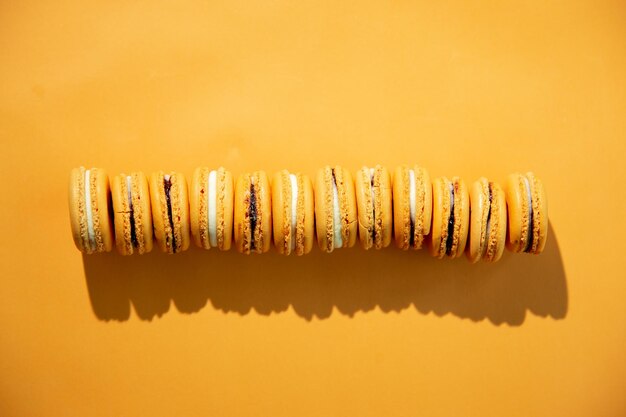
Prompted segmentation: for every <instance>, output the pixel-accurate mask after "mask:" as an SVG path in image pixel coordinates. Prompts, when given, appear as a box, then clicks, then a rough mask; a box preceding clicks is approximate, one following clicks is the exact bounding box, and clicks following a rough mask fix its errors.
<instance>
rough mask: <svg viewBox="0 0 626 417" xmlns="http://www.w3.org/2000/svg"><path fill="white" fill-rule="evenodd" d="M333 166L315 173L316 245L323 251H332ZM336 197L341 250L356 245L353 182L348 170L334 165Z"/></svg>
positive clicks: (333, 247)
mask: <svg viewBox="0 0 626 417" xmlns="http://www.w3.org/2000/svg"><path fill="white" fill-rule="evenodd" d="M332 169H333V167H330V166H326V167H324V168H322V169H320V170H319V171H318V172H317V176H316V179H315V224H316V234H317V243H318V246H319V247H320V249H321V250H322V251H324V252H332V251H333V250H334V249H335V244H334V243H335V242H334V226H333V223H334V222H333V214H334V213H333V179H332ZM334 170H335V178H336V180H337V197H338V200H339V212H340V218H341V236H342V246H341V247H342V248H351V247H352V246H354V244H355V243H356V237H357V220H356V217H357V214H356V197H355V193H354V183H353V181H352V176H351V175H350V171H348V170H347V169H345V168H342V167H340V166H335V167H334Z"/></svg>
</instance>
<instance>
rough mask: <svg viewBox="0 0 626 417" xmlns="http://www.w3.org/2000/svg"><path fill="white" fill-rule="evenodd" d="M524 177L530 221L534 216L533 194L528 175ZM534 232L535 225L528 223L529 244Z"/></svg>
mask: <svg viewBox="0 0 626 417" xmlns="http://www.w3.org/2000/svg"><path fill="white" fill-rule="evenodd" d="M522 178H524V185H525V186H526V199H527V200H528V221H529V222H530V221H531V219H532V218H533V196H532V195H531V193H530V183H529V182H528V177H526V176H525V175H524V176H523V177H522ZM532 233H533V225H532V223H529V224H528V236H527V240H526V242H527V245H528V243H530V238H531V236H532Z"/></svg>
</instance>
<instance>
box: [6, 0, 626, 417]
mask: <svg viewBox="0 0 626 417" xmlns="http://www.w3.org/2000/svg"><path fill="white" fill-rule="evenodd" d="M511 3H512V5H508V6H507V5H502V4H501V2H488V1H485V2H467V1H444V2H431V1H419V2H408V1H392V2H379V1H378V2H377V1H358V2H356V1H355V2H335V1H328V2H311V1H299V2H291V1H280V0H279V1H271V2H266V1H250V2H236V1H176V2H168V1H132V2H117V1H109V2H91V1H48V2H32V1H5V2H2V5H0V63H1V64H0V140H1V141H2V142H1V145H2V151H1V153H0V174H1V178H2V189H3V190H2V193H1V194H0V195H1V200H0V201H1V205H0V207H1V209H0V210H1V212H0V213H1V217H2V220H3V226H2V228H1V230H2V240H1V243H0V280H1V281H0V283H1V287H0V329H1V330H0V415H2V416H3V417H9V416H43V415H45V416H68V415H76V416H122V415H125V416H138V415H150V416H194V415H214V416H244V415H261V416H263V415H266V416H270V415H271V416H409V415H424V416H427V415H428V416H432V415H439V416H462V415H476V416H524V417H526V416H550V417H555V416H568V417H572V416H624V415H625V414H626V399H625V398H626V397H625V395H624V393H625V392H626V360H625V355H624V354H625V352H626V320H625V319H626V301H625V299H626V273H625V267H626V261H625V257H624V253H623V252H624V249H623V234H624V232H625V231H626V221H625V217H624V212H625V210H626V194H625V193H624V191H623V190H624V183H625V181H626V172H625V171H626V168H625V164H624V156H625V155H626V5H625V4H624V3H623V2H618V1H563V2H548V3H551V5H546V4H545V3H546V2H542V1H536V2H533V1H531V2H522V3H524V4H518V3H520V2H511ZM328 163H331V164H342V165H345V166H346V167H348V168H350V170H352V171H353V172H354V171H356V170H357V169H358V168H359V167H361V166H362V165H363V164H367V165H373V164H376V163H381V164H384V165H387V166H388V167H390V168H394V167H395V166H396V165H398V164H401V163H419V164H422V165H423V166H425V167H427V168H428V169H429V170H430V173H431V175H432V176H433V177H437V176H441V175H447V176H452V175H460V176H462V177H463V178H465V179H466V180H467V181H468V182H470V181H474V180H475V179H476V178H478V177H479V176H481V175H484V176H487V177H488V178H490V179H494V180H498V181H503V180H504V178H505V176H506V175H507V174H508V173H510V172H514V171H522V170H533V171H535V172H536V173H537V175H538V176H539V177H540V178H542V179H543V181H544V184H545V187H546V189H547V192H548V198H549V206H550V221H551V227H550V236H549V238H548V239H549V240H548V244H547V247H546V251H545V252H544V254H542V255H541V256H529V255H512V254H510V253H507V254H506V255H505V257H504V258H503V259H502V261H501V262H499V263H497V264H495V265H485V264H479V265H474V266H472V265H470V264H469V263H468V262H467V261H466V260H465V259H458V260H455V261H438V260H435V259H433V258H431V257H430V256H429V255H428V254H427V253H426V252H425V251H422V252H402V251H399V250H396V249H394V248H389V249H387V250H384V251H380V252H373V251H370V252H365V251H363V250H362V249H360V248H358V247H355V248H354V249H351V250H346V249H344V250H338V251H336V252H334V253H333V254H331V255H325V254H322V253H321V252H320V251H319V250H318V249H317V248H315V249H314V251H313V252H312V253H311V254H310V256H307V257H302V258H295V257H290V258H285V257H281V256H279V255H277V254H276V253H275V252H273V253H270V254H267V255H263V256H248V257H245V256H243V255H239V254H238V253H236V252H234V251H231V252H229V253H220V252H218V251H216V250H212V251H202V250H199V249H196V248H192V249H191V250H189V251H188V252H186V253H183V254H180V255H176V256H165V255H162V254H160V253H156V252H153V253H151V254H149V255H146V256H143V257H122V256H120V255H117V254H116V253H111V254H106V255H99V256H89V257H83V256H81V254H80V253H79V252H78V251H77V250H76V248H75V247H74V245H73V242H72V238H71V233H70V226H69V215H68V209H67V187H68V184H67V181H68V176H69V172H70V169H71V168H72V167H75V166H79V165H86V166H98V167H103V168H105V169H107V170H108V171H109V173H110V174H117V173H119V172H123V171H130V170H143V171H145V172H147V173H150V172H152V171H154V170H158V169H166V170H180V171H182V172H183V173H185V174H186V175H188V176H190V175H191V174H192V172H193V169H194V168H195V167H196V166H199V165H207V166H210V167H217V166H219V165H223V166H225V167H227V168H229V169H230V170H232V171H233V173H234V174H235V175H237V174H239V173H241V172H244V171H246V170H255V169H265V170H266V171H267V172H268V173H270V174H271V173H273V172H275V171H277V170H279V169H282V168H288V169H290V170H300V171H302V172H305V173H308V174H309V175H314V174H315V172H316V170H317V169H318V168H320V167H321V166H323V165H325V164H328Z"/></svg>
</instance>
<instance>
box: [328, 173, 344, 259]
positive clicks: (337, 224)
mask: <svg viewBox="0 0 626 417" xmlns="http://www.w3.org/2000/svg"><path fill="white" fill-rule="evenodd" d="M331 173H332V177H333V181H332V182H333V242H334V247H335V248H340V247H342V246H343V239H342V237H341V211H340V209H339V192H338V190H337V177H336V176H335V169H334V168H332V169H331Z"/></svg>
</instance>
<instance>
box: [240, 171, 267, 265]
mask: <svg viewBox="0 0 626 417" xmlns="http://www.w3.org/2000/svg"><path fill="white" fill-rule="evenodd" d="M271 199H272V196H271V194H270V185H269V181H268V179H267V174H266V173H265V172H264V171H256V172H253V173H251V174H242V175H240V176H239V178H238V179H237V185H236V186H235V226H234V228H235V245H236V246H237V250H238V251H239V252H241V253H244V254H246V255H248V254H250V253H251V252H256V253H264V252H267V251H268V250H269V248H270V244H271V240H272V208H271V206H272V201H271Z"/></svg>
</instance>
